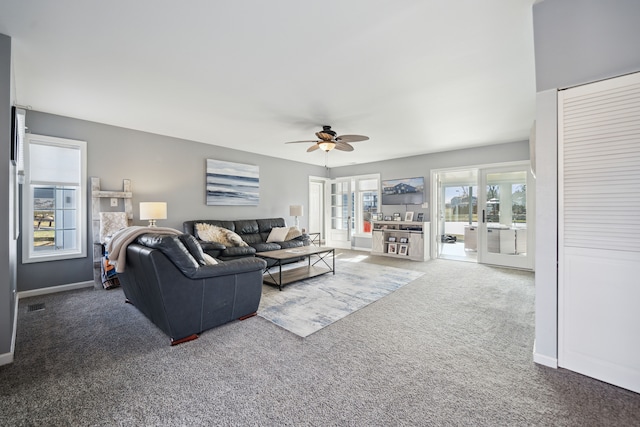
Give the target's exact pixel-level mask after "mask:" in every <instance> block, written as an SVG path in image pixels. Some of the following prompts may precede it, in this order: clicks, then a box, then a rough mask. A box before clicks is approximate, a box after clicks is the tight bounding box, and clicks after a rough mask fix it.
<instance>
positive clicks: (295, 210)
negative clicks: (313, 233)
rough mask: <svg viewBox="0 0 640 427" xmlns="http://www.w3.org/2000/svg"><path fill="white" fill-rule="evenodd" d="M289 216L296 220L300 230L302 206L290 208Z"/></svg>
mask: <svg viewBox="0 0 640 427" xmlns="http://www.w3.org/2000/svg"><path fill="white" fill-rule="evenodd" d="M289 215H291V216H293V217H295V218H296V228H300V222H299V220H298V217H299V216H302V205H291V206H289Z"/></svg>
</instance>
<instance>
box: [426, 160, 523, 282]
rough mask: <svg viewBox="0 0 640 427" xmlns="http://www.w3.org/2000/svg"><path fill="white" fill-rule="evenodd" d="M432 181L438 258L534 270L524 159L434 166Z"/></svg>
mask: <svg viewBox="0 0 640 427" xmlns="http://www.w3.org/2000/svg"><path fill="white" fill-rule="evenodd" d="M433 182H435V183H436V185H437V188H435V191H434V194H436V198H437V200H436V202H435V203H434V205H435V206H436V208H435V209H436V212H437V214H436V215H435V217H436V218H437V221H436V224H434V226H435V227H436V229H435V233H434V234H435V235H436V236H437V237H436V238H437V245H434V246H436V247H437V254H436V255H437V256H438V257H439V258H447V259H455V260H464V261H472V262H476V261H477V262H480V263H485V264H493V265H500V266H505V267H514V268H521V269H528V270H531V269H533V248H534V246H533V235H534V233H533V218H534V216H533V207H534V200H533V197H532V195H533V194H534V191H535V188H534V185H535V182H534V180H533V176H532V175H531V172H530V166H529V163H528V162H519V163H512V164H509V165H505V166H486V167H476V168H469V169H459V170H446V171H436V172H435V173H434V177H433ZM528 195H529V197H528Z"/></svg>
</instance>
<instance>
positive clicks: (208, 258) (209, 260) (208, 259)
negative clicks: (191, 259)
mask: <svg viewBox="0 0 640 427" xmlns="http://www.w3.org/2000/svg"><path fill="white" fill-rule="evenodd" d="M202 257H203V258H204V261H205V262H206V263H207V265H216V264H217V263H218V261H217V260H216V259H215V258H214V257H212V256H211V255H209V254H208V253H203V254H202Z"/></svg>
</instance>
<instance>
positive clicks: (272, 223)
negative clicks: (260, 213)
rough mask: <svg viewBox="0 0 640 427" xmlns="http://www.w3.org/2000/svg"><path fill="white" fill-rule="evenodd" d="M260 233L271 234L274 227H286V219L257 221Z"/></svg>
mask: <svg viewBox="0 0 640 427" xmlns="http://www.w3.org/2000/svg"><path fill="white" fill-rule="evenodd" d="M256 222H257V223H258V230H259V231H260V233H267V235H268V233H270V232H271V229H272V228H273V227H285V226H286V225H285V223H284V218H267V219H257V220H256Z"/></svg>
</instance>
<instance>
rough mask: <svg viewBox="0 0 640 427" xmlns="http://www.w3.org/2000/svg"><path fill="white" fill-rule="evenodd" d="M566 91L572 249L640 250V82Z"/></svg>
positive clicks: (567, 230)
mask: <svg viewBox="0 0 640 427" xmlns="http://www.w3.org/2000/svg"><path fill="white" fill-rule="evenodd" d="M628 77H629V78H628V79H623V84H620V83H618V84H615V85H614V84H613V83H612V86H611V87H603V88H602V89H601V90H599V91H597V92H595V93H589V92H587V91H585V92H584V93H583V92H581V91H580V90H572V91H567V92H566V93H565V94H563V95H564V96H563V108H562V114H561V116H560V119H561V121H562V123H561V125H562V129H563V135H562V139H563V144H562V147H561V148H562V153H561V156H562V161H563V164H564V171H563V182H562V183H563V187H564V193H563V199H564V200H563V203H564V204H563V206H564V209H563V218H561V220H562V221H563V226H564V244H565V246H567V247H575V248H591V249H607V250H614V251H634V252H640V215H639V214H638V212H640V83H639V82H638V80H639V79H638V76H635V78H633V77H634V76H628Z"/></svg>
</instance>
